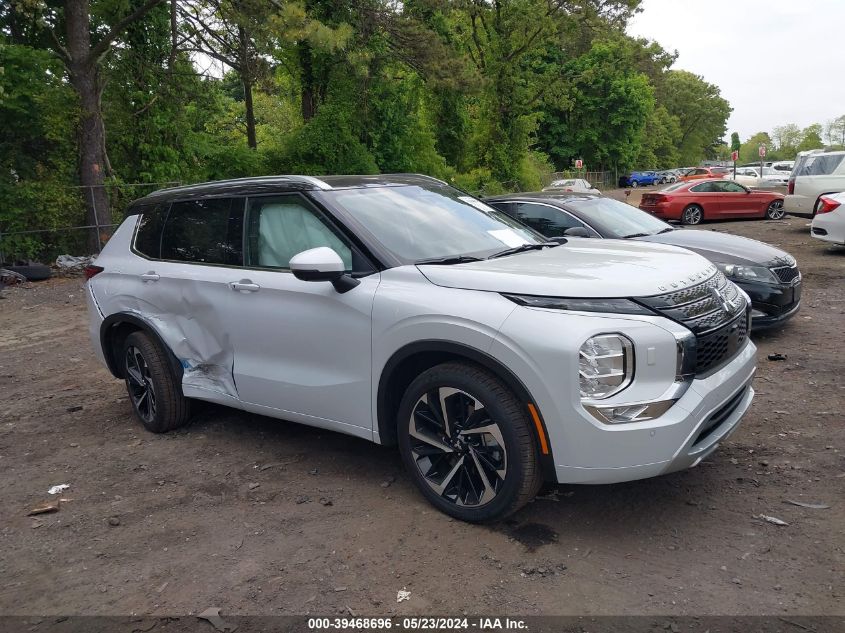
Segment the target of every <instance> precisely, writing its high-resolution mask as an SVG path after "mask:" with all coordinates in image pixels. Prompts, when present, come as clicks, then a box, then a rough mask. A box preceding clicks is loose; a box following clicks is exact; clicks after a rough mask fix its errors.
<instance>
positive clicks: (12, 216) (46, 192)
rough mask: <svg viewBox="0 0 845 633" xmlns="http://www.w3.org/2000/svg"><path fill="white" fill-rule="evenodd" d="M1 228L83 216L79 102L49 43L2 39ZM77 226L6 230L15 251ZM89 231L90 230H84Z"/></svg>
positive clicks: (9, 248)
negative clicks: (37, 45) (76, 184)
mask: <svg viewBox="0 0 845 633" xmlns="http://www.w3.org/2000/svg"><path fill="white" fill-rule="evenodd" d="M0 68H2V69H3V72H2V73H0V121H2V122H3V125H2V126H0V231H2V232H3V233H10V232H13V231H35V230H42V229H52V228H56V227H62V226H69V225H72V224H79V223H80V222H78V220H79V219H80V218H81V217H82V202H81V198H80V192H79V190H78V189H75V188H73V187H72V186H71V185H72V183H73V180H74V173H75V169H76V150H75V145H74V142H75V129H74V120H75V117H76V102H75V99H74V95H73V93H72V91H71V90H70V89H69V88H68V86H67V85H66V84H64V83H63V82H62V80H61V77H62V75H61V66H60V64H59V63H57V61H56V60H55V58H54V57H53V56H52V55H50V54H49V53H48V52H47V51H44V50H39V49H34V48H31V47H29V46H22V45H14V44H6V43H4V42H3V41H2V39H0ZM73 237H74V236H73V234H69V233H61V234H56V235H53V236H47V235H44V234H34V233H33V234H26V235H19V236H8V235H7V236H5V237H3V239H2V241H0V251H2V252H3V253H4V254H5V255H6V256H7V257H9V258H13V257H17V258H29V257H35V256H36V255H38V254H39V253H41V252H42V251H43V249H44V247H45V238H49V240H50V241H56V242H58V243H65V242H67V241H68V240H71V241H72V240H73ZM83 237H84V236H83Z"/></svg>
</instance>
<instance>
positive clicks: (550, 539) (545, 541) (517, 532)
mask: <svg viewBox="0 0 845 633" xmlns="http://www.w3.org/2000/svg"><path fill="white" fill-rule="evenodd" d="M508 536H510V537H512V538H513V539H514V540H516V541H519V542H520V543H522V544H523V545H524V546H525V548H526V549H527V550H528V551H529V552H534V551H536V550H537V548H538V547H542V546H543V545H550V544H551V543H557V532H555V531H554V530H553V529H552V528H550V527H549V526H547V525H543V524H542V523H523V524H522V525H520V526H517V527H514V528H511V529H510V530H509V531H508Z"/></svg>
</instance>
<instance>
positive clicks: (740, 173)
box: [725, 167, 789, 189]
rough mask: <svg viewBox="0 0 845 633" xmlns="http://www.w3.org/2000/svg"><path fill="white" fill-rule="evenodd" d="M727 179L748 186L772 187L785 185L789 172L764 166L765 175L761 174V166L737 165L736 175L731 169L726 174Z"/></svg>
mask: <svg viewBox="0 0 845 633" xmlns="http://www.w3.org/2000/svg"><path fill="white" fill-rule="evenodd" d="M725 179H727V180H735V181H736V182H738V183H739V184H741V185H745V186H746V187H755V188H757V189H771V188H772V187H785V186H786V185H787V182H788V181H789V172H785V171H779V170H777V169H772V168H771V167H763V175H762V176H761V175H760V168H759V167H737V169H736V177H734V174H733V170H731V171H730V173H728V174H726V175H725Z"/></svg>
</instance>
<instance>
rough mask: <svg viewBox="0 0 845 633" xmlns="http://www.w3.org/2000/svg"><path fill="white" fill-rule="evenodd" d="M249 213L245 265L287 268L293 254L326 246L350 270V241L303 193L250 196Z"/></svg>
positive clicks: (351, 253) (351, 267)
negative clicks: (335, 229)
mask: <svg viewBox="0 0 845 633" xmlns="http://www.w3.org/2000/svg"><path fill="white" fill-rule="evenodd" d="M248 217H249V219H248V221H247V225H248V226H247V265H248V266H252V267H258V268H279V269H282V270H288V269H290V260H291V258H292V257H293V256H294V255H296V254H298V253H301V252H302V251H307V250H309V249H312V248H318V247H320V246H326V247H328V248H331V249H332V250H334V251H335V252H336V253H337V254H338V255H340V258H341V259H342V260H343V263H344V266H345V267H346V271H347V272H351V271H352V270H353V250H352V248H351V247H350V245H349V244H348V243H347V241H346V240H345V239H344V238H342V237H341V236H340V235H339V234H338V233H337V232H335V231H334V230H333V229H332V227H331V226H329V224H327V222H326V221H325V220H324V219H323V218H322V217H321V216H320V215H319V213H318V212H317V211H316V209H314V208H313V207H312V206H311V205H310V204H308V202H306V201H305V200H304V199H303V198H302V197H300V196H298V195H286V196H274V197H268V198H250V201H249V214H248ZM356 263H357V262H356ZM355 268H356V269H357V268H359V267H358V266H356V267H355Z"/></svg>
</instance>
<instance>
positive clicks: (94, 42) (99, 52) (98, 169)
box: [11, 0, 175, 249]
mask: <svg viewBox="0 0 845 633" xmlns="http://www.w3.org/2000/svg"><path fill="white" fill-rule="evenodd" d="M164 1H165V0H146V1H145V2H143V3H142V2H140V1H137V0H136V1H135V2H131V3H130V8H129V10H128V11H124V12H121V13H120V14H117V13H116V12H110V11H107V10H104V11H102V12H98V13H97V14H96V15H94V16H92V13H91V9H90V6H89V3H88V0H64V1H63V2H62V4H61V5H60V6H59V7H55V8H54V7H52V6H45V5H40V4H35V3H32V4H29V3H27V4H20V5H15V6H13V7H12V8H11V11H12V12H13V13H17V14H25V15H27V16H28V17H29V19H30V20H31V24H33V25H35V26H32V27H30V31H31V33H30V37H31V38H32V39H33V40H35V41H40V42H47V41H49V46H50V48H51V49H52V50H53V52H54V53H55V54H56V56H57V57H58V58H59V59H60V60H61V61H62V63H63V64H64V68H65V72H66V73H67V76H68V80H69V83H70V85H71V86H72V87H73V90H74V91H75V92H76V95H77V97H78V103H79V119H78V123H79V125H78V160H79V163H78V165H79V184H80V185H82V187H83V190H84V193H85V204H86V208H87V215H88V218H87V219H88V222H89V223H90V224H91V225H96V226H99V227H107V226H108V225H110V224H111V209H110V202H109V194H108V192H107V191H106V189H105V186H104V184H105V175H106V172H107V171H110V166H109V163H108V155H107V153H106V144H105V143H106V138H105V125H104V123H103V113H102V108H101V97H102V94H103V81H102V72H101V71H102V67H103V61H104V59H105V57H106V56H107V55H108V53H109V51H110V50H111V47H112V45H113V44H114V43H115V42H116V41H117V40H118V39H119V38H120V37H121V36H122V35H123V34H124V32H125V31H126V29H127V28H128V27H129V26H130V25H132V24H134V23H136V22H138V21H139V20H142V19H143V18H144V17H145V16H146V15H147V14H148V13H149V12H150V11H151V10H152V9H154V8H155V7H156V6H158V5H159V4H161V3H162V2H164ZM171 1H172V2H175V0H171ZM101 8H103V9H106V7H101ZM30 11H33V12H35V13H30ZM101 232H102V233H107V232H108V229H105V228H104V229H103V230H102V231H101ZM98 242H99V238H98V237H97V236H94V237H92V239H91V244H90V246H91V248H92V249H93V248H96V247H97V245H98Z"/></svg>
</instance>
